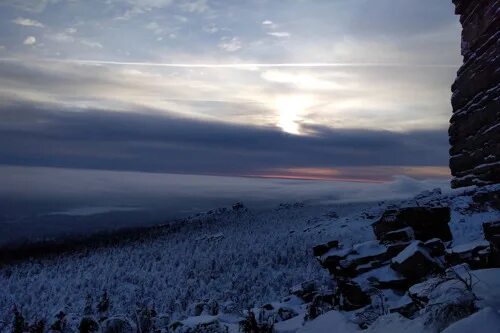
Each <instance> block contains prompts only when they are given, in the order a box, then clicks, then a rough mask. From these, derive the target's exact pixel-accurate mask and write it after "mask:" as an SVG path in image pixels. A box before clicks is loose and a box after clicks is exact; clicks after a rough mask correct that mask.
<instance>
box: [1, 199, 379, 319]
mask: <svg viewBox="0 0 500 333" xmlns="http://www.w3.org/2000/svg"><path fill="white" fill-rule="evenodd" d="M371 205H372V204H339V205H328V206H307V205H306V206H305V207H300V208H291V209H281V210H279V211H276V210H274V207H273V208H271V209H269V210H263V211H257V212H252V211H250V212H248V213H244V214H240V213H236V212H232V211H230V212H226V213H221V214H219V215H217V214H211V215H207V214H202V215H201V216H199V217H193V218H191V219H189V220H188V221H186V223H185V225H183V226H181V228H180V230H178V231H175V232H174V231H168V229H165V230H164V231H162V230H163V229H161V230H158V234H155V235H148V236H145V237H143V238H139V239H138V240H137V241H134V242H130V243H127V244H120V245H118V246H106V247H97V248H91V249H89V250H81V251H76V252H74V253H70V254H66V255H64V256H60V257H55V258H46V259H43V260H33V261H26V262H23V263H19V264H12V265H4V266H2V267H0V286H1V287H0V321H2V320H5V321H8V322H10V321H11V317H12V312H11V310H12V307H13V306H14V304H18V305H19V306H22V309H23V314H24V315H25V317H27V318H35V317H37V318H51V316H52V314H53V313H55V312H56V311H58V310H60V309H64V310H65V312H66V313H81V312H82V310H83V308H84V304H85V298H86V296H87V294H90V295H92V296H93V298H94V300H95V299H96V298H97V297H99V295H100V294H101V293H102V292H103V291H104V289H106V290H107V292H108V294H109V295H110V298H111V306H112V312H113V313H123V314H125V315H128V316H131V317H133V313H132V311H133V309H134V308H135V304H136V302H137V301H138V300H143V299H149V300H151V302H152V303H154V304H155V309H156V311H157V312H158V313H159V314H163V313H168V314H169V315H171V317H172V318H182V317H183V316H184V315H186V314H187V311H188V308H189V305H190V304H192V303H195V302H197V301H199V300H203V299H214V300H216V301H218V302H219V304H220V303H223V302H226V301H232V302H234V303H235V308H236V311H239V310H242V309H248V308H250V307H253V306H256V305H259V304H264V303H267V302H269V301H272V300H276V299H281V298H282V297H284V296H287V295H288V294H289V288H291V287H292V286H294V285H296V284H299V283H302V282H304V281H308V280H317V281H318V282H320V284H322V285H328V284H329V283H330V281H331V280H330V277H329V275H328V272H327V271H326V270H324V269H323V268H321V266H320V265H319V263H318V262H317V260H316V259H315V258H314V257H313V255H312V250H311V249H312V247H313V246H314V245H316V244H318V243H325V242H327V241H330V240H331V239H332V234H334V233H338V234H339V235H342V234H343V233H344V232H345V233H346V234H355V233H354V232H352V229H354V230H359V229H361V228H365V229H366V231H363V232H358V233H357V234H356V237H357V238H356V239H353V241H357V239H359V238H361V237H367V235H369V234H371V228H370V227H369V222H370V221H371V220H363V219H360V218H359V217H358V216H359V214H361V213H362V211H363V208H364V207H369V206H371ZM332 210H335V211H336V212H337V213H338V214H339V216H340V218H339V219H335V220H332V219H330V218H327V217H325V216H324V214H326V213H327V212H331V211H332ZM342 225H347V227H345V228H341V226H342ZM312 226H317V227H315V228H311V227H312ZM304 230H306V231H304ZM291 231H295V232H293V233H291ZM330 231H333V232H330ZM345 239H346V240H348V236H346V237H345ZM214 240H217V241H214Z"/></svg>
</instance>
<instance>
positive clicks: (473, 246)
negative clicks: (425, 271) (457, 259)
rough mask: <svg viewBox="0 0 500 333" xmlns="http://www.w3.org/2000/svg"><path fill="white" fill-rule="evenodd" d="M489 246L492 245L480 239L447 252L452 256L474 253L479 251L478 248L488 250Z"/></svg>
mask: <svg viewBox="0 0 500 333" xmlns="http://www.w3.org/2000/svg"><path fill="white" fill-rule="evenodd" d="M489 246H490V243H489V242H488V241H486V240H480V239H479V240H476V241H474V242H470V243H466V244H462V245H457V246H454V247H453V248H451V249H449V250H447V251H446V252H448V253H450V254H452V253H456V254H462V253H465V252H469V251H472V250H474V249H477V248H483V247H484V248H486V247H489Z"/></svg>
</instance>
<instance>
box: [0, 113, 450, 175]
mask: <svg viewBox="0 0 500 333" xmlns="http://www.w3.org/2000/svg"><path fill="white" fill-rule="evenodd" d="M75 111H79V112H75ZM307 132H308V133H311V134H310V135H307V136H296V135H286V134H284V133H283V132H282V131H281V130H280V129H278V128H276V127H249V126H242V125H235V124H228V123H221V122H206V121H199V120H198V121H197V120H193V119H187V118H177V117H172V116H159V115H156V116H155V115H145V114H144V113H122V112H113V111H103V110H91V109H81V110H78V109H76V110H75V109H66V110H65V109H60V108H57V107H54V106H47V107H44V108H41V107H40V105H30V104H24V105H20V104H18V105H11V106H4V107H2V113H1V114H0V150H1V151H2V152H3V153H2V155H1V157H0V164H17V165H46V166H60V167H70V168H97V169H115V170H138V171H161V172H181V173H209V174H226V175H227V174H229V175H230V174H235V175H242V174H243V175H244V174H257V173H263V172H266V171H269V170H277V169H286V168H335V167H360V166H365V167H366V166H446V165H447V163H448V160H447V156H448V154H447V151H448V136H447V133H446V130H429V131H414V132H408V133H396V132H388V131H376V130H363V129H330V128H326V127H322V126H314V127H309V128H307ZM414 172H417V171H414ZM417 173H418V172H417ZM406 174H409V173H408V172H406ZM415 174H416V173H414V175H415Z"/></svg>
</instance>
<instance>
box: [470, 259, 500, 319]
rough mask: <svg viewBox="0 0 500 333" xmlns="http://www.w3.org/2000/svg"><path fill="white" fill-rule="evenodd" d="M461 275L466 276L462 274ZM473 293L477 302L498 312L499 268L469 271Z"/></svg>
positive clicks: (499, 295) (499, 301)
mask: <svg viewBox="0 0 500 333" xmlns="http://www.w3.org/2000/svg"><path fill="white" fill-rule="evenodd" d="M462 276H464V277H468V275H465V274H463V275H462ZM471 276H472V282H473V284H474V287H473V291H474V294H475V295H476V296H477V297H478V298H479V301H478V304H479V305H480V306H484V307H492V308H493V309H495V310H496V311H498V312H500V268H490V269H480V270H475V271H472V272H471Z"/></svg>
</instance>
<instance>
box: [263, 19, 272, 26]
mask: <svg viewBox="0 0 500 333" xmlns="http://www.w3.org/2000/svg"><path fill="white" fill-rule="evenodd" d="M262 24H263V25H273V24H274V23H273V21H271V20H264V21H262Z"/></svg>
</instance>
